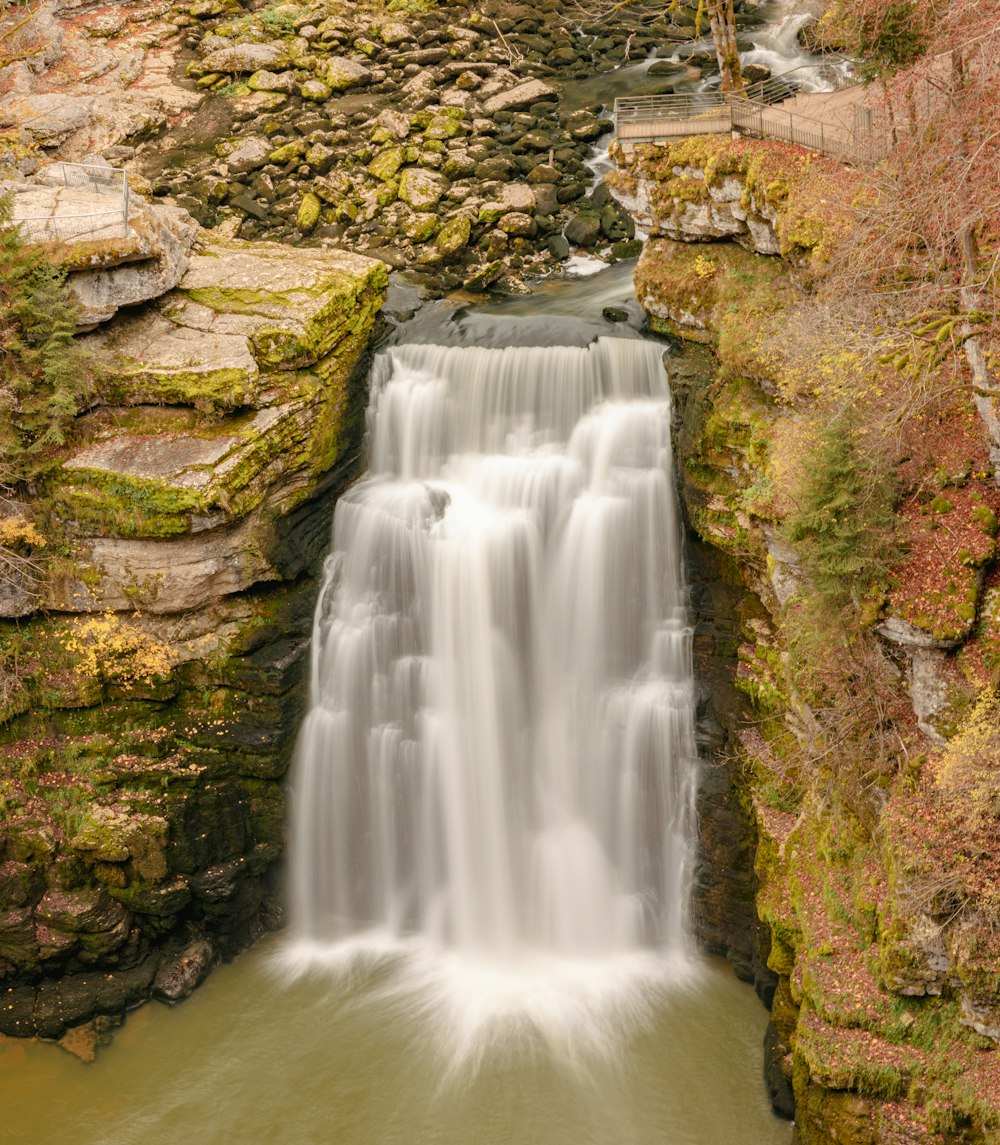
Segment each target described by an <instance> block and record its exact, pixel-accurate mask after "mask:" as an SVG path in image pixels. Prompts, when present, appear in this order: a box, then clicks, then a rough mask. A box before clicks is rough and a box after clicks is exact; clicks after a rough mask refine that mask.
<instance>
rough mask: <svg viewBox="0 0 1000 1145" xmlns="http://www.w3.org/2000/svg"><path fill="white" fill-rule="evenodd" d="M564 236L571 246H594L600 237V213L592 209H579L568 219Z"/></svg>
mask: <svg viewBox="0 0 1000 1145" xmlns="http://www.w3.org/2000/svg"><path fill="white" fill-rule="evenodd" d="M566 238H567V239H568V240H569V241H570V242H571V243H572V244H573V246H580V247H588V248H589V247H594V246H596V245H597V243H598V242H599V241H600V238H601V219H600V215H598V214H597V212H596V211H593V210H585V211H580V212H578V213H577V214H575V215H574V216H573V218H572V219H570V221H569V224H568V225H567V227H566Z"/></svg>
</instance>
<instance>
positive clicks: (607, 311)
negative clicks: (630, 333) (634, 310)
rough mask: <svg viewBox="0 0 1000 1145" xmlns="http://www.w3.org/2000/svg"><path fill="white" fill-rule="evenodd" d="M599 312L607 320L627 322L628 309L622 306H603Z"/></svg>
mask: <svg viewBox="0 0 1000 1145" xmlns="http://www.w3.org/2000/svg"><path fill="white" fill-rule="evenodd" d="M601 314H602V315H603V316H604V317H605V318H606V319H607V320H608V321H609V322H627V321H628V318H629V315H628V311H627V310H626V309H625V308H624V307H623V306H605V307H604V309H603V310H602V311H601Z"/></svg>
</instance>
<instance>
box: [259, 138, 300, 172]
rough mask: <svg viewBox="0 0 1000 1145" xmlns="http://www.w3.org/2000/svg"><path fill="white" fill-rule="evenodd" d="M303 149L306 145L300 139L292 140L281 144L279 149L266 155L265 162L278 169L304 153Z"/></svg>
mask: <svg viewBox="0 0 1000 1145" xmlns="http://www.w3.org/2000/svg"><path fill="white" fill-rule="evenodd" d="M305 149H306V145H305V143H304V142H303V141H302V140H301V139H293V140H292V141H291V142H289V143H284V144H282V145H281V147H276V148H275V149H274V150H273V151H272V152H271V154H270V155H268V157H267V161H268V163H274V164H275V165H276V166H278V167H284V165H285V164H286V163H291V162H292V161H293V160H295V159H298V158H299V157H300V156H301V155H302V154H303V153H304V152H305Z"/></svg>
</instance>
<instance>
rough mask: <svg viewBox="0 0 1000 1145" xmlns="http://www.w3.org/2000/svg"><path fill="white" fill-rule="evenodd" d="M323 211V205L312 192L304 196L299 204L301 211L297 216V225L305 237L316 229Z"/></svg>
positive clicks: (299, 210)
mask: <svg viewBox="0 0 1000 1145" xmlns="http://www.w3.org/2000/svg"><path fill="white" fill-rule="evenodd" d="M322 209H323V204H322V203H321V202H320V201H319V199H318V198H317V197H316V196H315V195H314V194H312V193H311V192H307V193H306V194H305V195H303V196H302V202H301V203H299V209H298V212H297V213H296V215H295V225H296V226H297V227H298V228H299V230H300V231H301V232H302V233H303V234H304V235H307V234H309V232H310V231H314V230H315V229H316V224H317V223H318V222H319V218H320V213H321V211H322Z"/></svg>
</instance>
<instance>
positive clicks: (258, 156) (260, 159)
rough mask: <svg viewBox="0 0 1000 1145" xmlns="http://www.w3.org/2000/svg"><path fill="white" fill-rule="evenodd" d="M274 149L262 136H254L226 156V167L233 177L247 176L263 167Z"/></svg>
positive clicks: (241, 142)
mask: <svg viewBox="0 0 1000 1145" xmlns="http://www.w3.org/2000/svg"><path fill="white" fill-rule="evenodd" d="M273 150H274V147H273V146H272V145H271V144H270V143H269V142H268V141H267V140H266V139H264V138H263V137H262V136H259V135H252V136H251V137H250V138H249V139H244V140H241V141H240V142H239V143H237V144H236V146H235V147H234V148H232V150H231V151H230V152H229V154H228V155H226V166H227V167H228V168H229V171H230V174H232V175H245V174H248V173H249V172H250V171H256V170H257V168H258V167H263V166H264V165H265V164H266V163H267V161H268V158H269V156H270V154H271V152H272V151H273Z"/></svg>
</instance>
